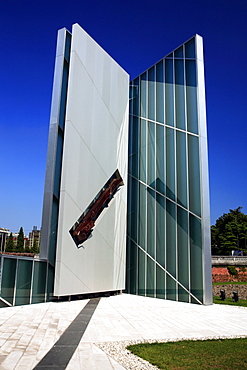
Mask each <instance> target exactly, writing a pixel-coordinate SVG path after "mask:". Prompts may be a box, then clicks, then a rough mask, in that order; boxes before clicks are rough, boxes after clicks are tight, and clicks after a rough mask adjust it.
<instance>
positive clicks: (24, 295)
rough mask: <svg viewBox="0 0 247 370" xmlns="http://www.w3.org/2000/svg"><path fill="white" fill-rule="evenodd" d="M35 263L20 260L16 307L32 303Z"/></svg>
mask: <svg viewBox="0 0 247 370" xmlns="http://www.w3.org/2000/svg"><path fill="white" fill-rule="evenodd" d="M32 268H33V261H27V260H21V259H19V260H18V268H17V279H16V296H15V305H16V306H19V305H23V304H29V303H30V290H31V281H32Z"/></svg>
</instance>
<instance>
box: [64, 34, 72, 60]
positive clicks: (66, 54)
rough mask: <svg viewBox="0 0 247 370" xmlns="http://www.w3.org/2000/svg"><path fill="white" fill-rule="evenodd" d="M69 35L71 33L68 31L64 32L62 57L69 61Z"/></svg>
mask: <svg viewBox="0 0 247 370" xmlns="http://www.w3.org/2000/svg"><path fill="white" fill-rule="evenodd" d="M71 37H72V35H71V34H70V33H69V32H66V41H65V50H64V57H65V58H66V60H67V61H68V62H69V60H70V45H71Z"/></svg>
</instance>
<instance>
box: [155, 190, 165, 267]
mask: <svg viewBox="0 0 247 370" xmlns="http://www.w3.org/2000/svg"><path fill="white" fill-rule="evenodd" d="M165 243H166V240H165V198H164V197H162V196H161V195H159V194H158V193H156V261H157V262H158V263H159V264H160V265H161V266H162V267H164V268H165V245H166V244H165Z"/></svg>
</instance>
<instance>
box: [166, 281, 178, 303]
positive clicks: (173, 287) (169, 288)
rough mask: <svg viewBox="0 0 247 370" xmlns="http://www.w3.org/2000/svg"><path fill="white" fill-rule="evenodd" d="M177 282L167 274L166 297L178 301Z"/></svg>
mask: <svg viewBox="0 0 247 370" xmlns="http://www.w3.org/2000/svg"><path fill="white" fill-rule="evenodd" d="M176 296H177V283H176V281H175V280H173V279H172V278H171V277H170V276H169V275H166V299H170V300H172V301H176Z"/></svg>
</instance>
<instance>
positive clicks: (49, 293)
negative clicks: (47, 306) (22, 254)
mask: <svg viewBox="0 0 247 370" xmlns="http://www.w3.org/2000/svg"><path fill="white" fill-rule="evenodd" d="M53 290H54V267H53V266H52V265H50V264H49V263H48V279H47V291H46V301H47V302H49V301H51V300H52V299H53V298H54V295H53Z"/></svg>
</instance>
